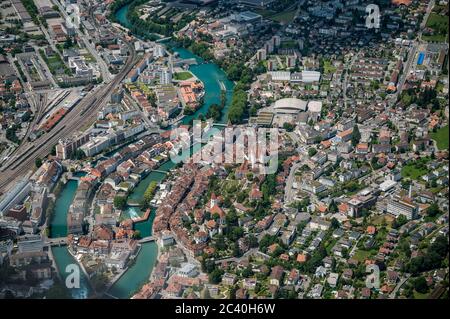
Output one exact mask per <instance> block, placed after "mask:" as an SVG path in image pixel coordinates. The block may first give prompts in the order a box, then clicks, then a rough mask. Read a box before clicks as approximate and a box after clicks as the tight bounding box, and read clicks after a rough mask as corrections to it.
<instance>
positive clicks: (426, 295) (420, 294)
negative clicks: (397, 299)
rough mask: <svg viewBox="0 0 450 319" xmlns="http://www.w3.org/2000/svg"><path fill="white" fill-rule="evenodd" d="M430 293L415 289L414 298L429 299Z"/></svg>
mask: <svg viewBox="0 0 450 319" xmlns="http://www.w3.org/2000/svg"><path fill="white" fill-rule="evenodd" d="M427 298H428V294H422V293H420V292H417V291H415V290H414V299H427Z"/></svg>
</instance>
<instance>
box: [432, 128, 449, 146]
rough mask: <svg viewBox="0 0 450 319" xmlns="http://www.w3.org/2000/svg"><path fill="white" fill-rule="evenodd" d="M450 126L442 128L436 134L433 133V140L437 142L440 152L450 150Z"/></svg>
mask: <svg viewBox="0 0 450 319" xmlns="http://www.w3.org/2000/svg"><path fill="white" fill-rule="evenodd" d="M448 134H449V129H448V124H447V125H446V126H444V127H441V128H440V129H439V130H438V131H437V132H436V133H431V134H430V135H431V138H432V139H433V140H435V141H436V143H437V147H438V148H439V149H440V150H447V149H448Z"/></svg>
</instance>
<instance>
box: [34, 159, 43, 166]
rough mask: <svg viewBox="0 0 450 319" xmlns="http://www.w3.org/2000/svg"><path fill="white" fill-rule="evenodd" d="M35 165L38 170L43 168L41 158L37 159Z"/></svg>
mask: <svg viewBox="0 0 450 319" xmlns="http://www.w3.org/2000/svg"><path fill="white" fill-rule="evenodd" d="M34 165H35V166H36V167H37V168H39V167H41V166H42V159H40V158H39V157H38V158H36V159H35V160H34Z"/></svg>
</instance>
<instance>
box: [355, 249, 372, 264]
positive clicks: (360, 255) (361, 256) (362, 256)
mask: <svg viewBox="0 0 450 319" xmlns="http://www.w3.org/2000/svg"><path fill="white" fill-rule="evenodd" d="M369 255H370V251H366V250H358V251H357V252H356V253H355V254H354V255H353V258H354V259H356V260H357V261H359V262H364V260H366V259H367V257H369Z"/></svg>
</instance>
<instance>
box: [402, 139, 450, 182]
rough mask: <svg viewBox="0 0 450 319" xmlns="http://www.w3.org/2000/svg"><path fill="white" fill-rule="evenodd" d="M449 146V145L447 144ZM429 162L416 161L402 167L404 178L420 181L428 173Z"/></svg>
mask: <svg viewBox="0 0 450 319" xmlns="http://www.w3.org/2000/svg"><path fill="white" fill-rule="evenodd" d="M447 145H448V144H447ZM426 162H427V161H424V160H422V161H416V162H412V163H409V164H408V165H405V166H403V167H402V177H409V178H411V179H415V180H419V178H420V177H422V176H423V175H425V174H426V173H427V172H428V169H427V167H426V165H425V164H426Z"/></svg>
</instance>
